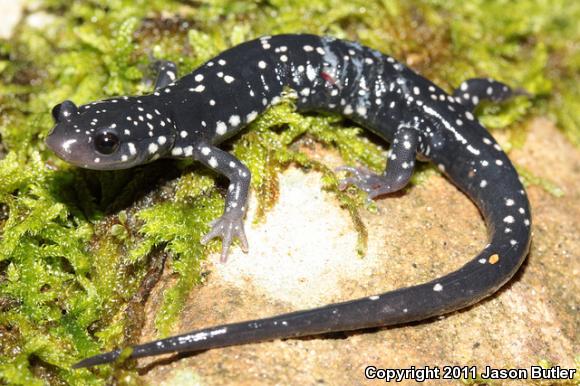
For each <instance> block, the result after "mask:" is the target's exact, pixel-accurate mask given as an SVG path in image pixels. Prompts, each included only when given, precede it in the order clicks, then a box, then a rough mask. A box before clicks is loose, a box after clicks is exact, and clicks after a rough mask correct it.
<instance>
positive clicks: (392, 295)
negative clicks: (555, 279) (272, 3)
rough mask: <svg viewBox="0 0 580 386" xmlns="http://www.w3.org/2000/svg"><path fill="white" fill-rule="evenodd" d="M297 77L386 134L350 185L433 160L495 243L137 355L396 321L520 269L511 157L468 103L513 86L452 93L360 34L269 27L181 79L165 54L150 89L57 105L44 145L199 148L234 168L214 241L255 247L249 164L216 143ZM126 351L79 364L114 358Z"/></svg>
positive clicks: (520, 228) (131, 158) (151, 154)
mask: <svg viewBox="0 0 580 386" xmlns="http://www.w3.org/2000/svg"><path fill="white" fill-rule="evenodd" d="M287 89H291V90H293V92H294V94H295V98H296V104H297V108H298V110H299V111H321V110H324V111H328V112H332V113H339V114H342V115H344V116H346V117H348V118H350V119H352V120H353V121H355V122H357V123H358V124H360V125H361V126H363V127H365V128H367V129H368V130H370V131H372V132H373V133H375V134H377V135H379V136H380V137H381V138H383V139H385V140H386V141H388V142H390V143H391V148H390V150H389V155H388V165H387V168H386V171H385V172H384V173H383V174H381V175H378V174H374V173H372V172H370V171H369V170H367V169H365V168H360V167H342V168H340V170H342V171H345V172H346V173H348V177H347V178H345V179H343V180H341V183H340V186H341V188H345V187H346V186H348V185H349V184H352V185H355V186H357V187H359V188H360V189H362V190H364V191H365V192H367V193H368V196H369V198H376V197H379V196H383V195H386V194H389V193H392V192H396V191H399V190H401V189H402V188H404V187H405V185H407V183H408V182H409V178H410V177H411V174H412V172H413V169H414V166H415V160H416V158H419V159H421V160H428V161H430V162H433V163H434V164H435V165H437V166H438V168H439V169H440V170H441V171H442V172H443V173H444V174H445V175H446V176H447V177H448V178H449V179H450V180H451V181H452V182H453V183H454V184H455V185H456V186H458V187H459V188H460V189H461V190H462V191H464V192H465V193H466V194H467V195H468V196H469V197H470V198H471V199H472V200H473V201H474V202H475V203H476V205H477V206H478V208H479V209H480V211H481V213H482V214H483V216H484V218H485V220H486V223H487V227H488V229H489V244H487V245H486V246H485V247H484V248H483V249H482V250H481V252H480V253H479V254H478V255H477V256H475V257H474V258H473V259H472V260H471V261H469V262H468V263H466V264H465V265H464V266H463V267H462V268H460V269H459V270H457V271H455V272H452V273H450V274H448V275H445V276H443V277H441V278H439V279H436V280H433V281H431V282H428V283H424V284H420V285H415V286H411V287H407V288H402V289H398V290H395V291H392V292H387V293H384V294H379V295H374V296H369V297H366V298H362V299H357V300H352V301H347V302H344V303H337V304H330V305H328V306H325V307H320V308H315V309H312V310H305V311H298V312H293V313H289V314H283V315H278V316H274V317H270V318H266V319H258V320H251V321H246V322H241V323H233V324H226V325H221V326H217V327H211V328H206V329H201V330H196V331H192V332H188V333H186V334H183V335H179V336H175V337H171V338H167V339H161V340H157V341H154V342H151V343H145V344H142V345H138V346H135V347H133V349H132V354H131V356H130V357H131V358H140V357H144V356H150V355H158V354H163V353H168V352H186V351H199V350H207V349H210V348H215V347H224V346H230V345H239V344H244V343H252V342H258V341H264V340H272V339H281V338H292V337H300V336H307V335H315V334H322V333H328V332H333V331H347V330H357V329H364V328H368V327H377V326H388V325H393V324H401V323H405V322H410V321H416V320H422V319H426V318H429V317H432V316H435V315H441V314H445V313H449V312H451V311H454V310H457V309H460V308H463V307H466V306H468V305H470V304H473V303H475V302H477V301H479V300H481V299H482V298H485V297H486V296H489V295H491V294H493V293H494V292H495V291H496V290H497V289H498V288H500V287H501V286H502V285H504V284H505V283H506V282H507V281H508V280H509V279H510V278H511V277H512V276H513V275H514V273H515V272H516V271H517V270H518V268H519V267H520V265H521V264H522V262H523V260H524V259H525V257H526V255H527V253H528V249H529V244H530V238H531V237H530V226H531V224H530V221H531V220H530V206H529V202H528V198H527V196H526V193H525V191H524V188H523V186H522V184H521V183H520V180H519V178H518V174H517V172H516V171H515V169H514V167H513V166H512V163H511V162H510V160H509V159H508V157H507V156H506V154H505V153H504V152H503V151H502V150H501V148H500V147H499V145H498V144H497V143H496V141H495V140H494V139H493V138H492V136H491V135H490V134H489V133H488V131H487V130H486V129H485V128H484V127H483V126H482V125H481V124H480V123H479V122H478V121H477V120H476V119H475V117H474V115H473V113H472V111H473V108H474V107H475V106H476V105H477V104H478V103H479V102H480V101H481V100H483V99H489V100H493V101H501V100H504V99H506V98H509V97H511V96H512V95H514V94H515V93H517V91H513V90H512V89H510V88H509V87H508V86H506V85H504V84H502V83H500V82H497V81H494V80H491V79H483V78H481V79H480V78H478V79H470V80H467V81H465V82H464V83H462V84H461V85H460V87H459V88H458V89H457V90H455V91H454V93H453V95H448V94H447V93H446V92H445V91H443V90H442V89H441V88H439V87H437V86H436V85H434V84H433V83H431V82H430V81H428V80H427V79H425V78H423V77H422V76H420V75H418V74H416V73H415V72H413V71H412V70H410V69H409V68H407V67H406V66H404V65H403V64H401V63H399V62H397V61H396V60H395V59H393V58H392V57H390V56H386V55H383V54H381V53H380V52H378V51H375V50H372V49H370V48H367V47H364V46H361V45H360V44H357V43H353V42H348V41H344V40H339V39H334V38H330V37H320V36H314V35H279V36H271V37H270V36H266V37H262V38H259V39H257V40H253V41H250V42H246V43H243V44H240V45H238V46H236V47H234V48H231V49H229V50H227V51H225V52H223V53H222V54H220V55H219V56H217V57H215V58H214V59H212V60H210V61H208V62H207V63H205V64H204V65H202V66H201V67H200V68H198V69H197V70H195V71H193V72H192V73H190V74H189V75H186V76H184V77H183V78H181V79H176V67H175V65H174V64H173V63H171V62H163V63H162V65H161V70H160V74H159V77H158V79H157V82H156V85H155V91H154V92H153V93H152V94H150V95H143V96H136V97H119V98H113V99H107V100H103V101H99V102H93V103H90V104H87V105H84V106H79V107H77V106H76V105H75V104H74V103H73V102H71V101H65V102H63V103H61V104H59V105H57V106H56V107H55V108H54V109H53V116H54V118H55V121H56V126H55V127H54V129H53V130H52V132H51V133H50V134H49V135H48V137H47V140H46V143H47V145H48V146H49V147H50V148H51V149H52V150H53V151H54V152H56V153H57V154H58V156H59V157H61V158H63V159H64V160H66V161H68V162H70V163H72V164H74V165H77V166H80V167H83V168H89V169H98V170H112V169H123V168H130V167H133V166H136V165H141V164H144V163H146V162H150V161H153V160H155V159H157V158H160V157H173V158H192V159H195V160H197V161H199V162H201V163H202V164H204V165H206V166H207V167H209V168H211V169H213V170H215V171H216V172H218V173H220V174H223V175H225V176H226V177H227V178H228V179H229V181H230V185H229V188H228V192H227V196H226V207H225V211H224V213H223V215H222V216H221V217H220V218H218V219H217V220H215V221H214V222H213V223H212V228H211V230H210V232H209V233H208V234H207V235H206V236H205V237H204V238H203V240H202V241H203V242H204V243H206V242H208V241H209V240H210V239H212V238H215V237H221V238H222V243H223V249H222V255H221V257H222V260H225V259H226V256H227V252H228V248H229V246H230V244H231V242H232V239H233V238H234V237H237V238H239V240H240V241H241V244H242V248H243V249H244V250H247V245H248V244H247V241H246V237H245V234H244V227H243V222H242V220H243V217H244V214H245V213H246V210H247V196H248V189H249V185H250V172H249V170H248V168H247V167H246V166H244V164H243V163H241V162H240V161H239V160H238V159H236V158H235V157H234V156H233V155H231V154H229V153H227V152H224V151H223V150H220V149H219V147H218V145H219V144H220V143H221V142H223V141H224V140H226V139H228V138H230V137H232V136H233V135H235V134H237V133H238V132H240V130H242V129H243V128H244V126H245V125H247V124H248V123H249V122H251V121H253V120H254V119H256V117H257V116H258V115H259V114H260V113H262V112H263V111H264V110H265V109H267V108H268V107H269V106H272V105H274V104H276V103H278V102H279V101H280V100H281V95H282V92H283V90H287ZM119 354H120V350H115V351H112V352H109V353H105V354H100V355H96V356H94V357H91V358H88V359H85V360H83V361H81V362H79V363H77V364H76V365H75V367H87V366H94V365H98V364H102V363H108V362H112V361H114V360H115V359H116V358H117V357H118V356H119Z"/></svg>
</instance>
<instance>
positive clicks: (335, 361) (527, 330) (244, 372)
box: [139, 119, 580, 385]
mask: <svg viewBox="0 0 580 386" xmlns="http://www.w3.org/2000/svg"><path fill="white" fill-rule="evenodd" d="M530 125H531V128H530V134H529V137H528V139H527V141H526V145H525V146H524V148H523V149H521V150H515V151H513V152H512V153H511V158H512V159H513V160H514V161H515V162H516V163H517V164H518V165H522V166H525V167H526V168H528V169H529V170H532V171H533V172H534V173H535V174H536V175H538V176H540V177H544V178H547V179H549V180H551V181H553V182H555V183H556V184H558V185H559V186H560V187H561V188H562V189H563V191H564V192H565V196H564V197H562V198H555V197H553V196H551V195H550V194H548V193H546V192H545V191H544V190H543V189H541V188H539V187H536V186H532V187H530V188H529V189H528V194H529V197H530V199H531V202H532V209H533V218H534V238H533V245H532V250H531V253H530V255H529V257H528V260H527V262H526V263H525V264H524V266H523V267H522V269H521V270H520V272H519V273H518V274H517V275H516V277H515V278H514V280H512V281H511V282H510V283H509V284H508V285H507V286H506V287H504V288H503V289H501V290H500V291H499V292H498V293H497V294H496V295H494V296H492V297H491V298H489V299H487V300H485V301H483V302H481V303H479V304H477V305H475V306H472V307H470V308H468V309H466V310H463V311H460V312H456V313H453V314H451V315H448V316H446V317H444V318H440V319H438V320H431V321H427V322H422V323H413V324H409V325H404V326H400V327H392V328H382V329H378V330H375V331H366V332H354V333H345V334H335V335H333V336H332V337H324V338H321V337H313V338H307V339H291V340H286V341H274V342H265V343H259V344H253V345H244V346H239V347H229V348H224V349H217V350H210V351H207V352H203V353H199V354H196V355H191V356H186V357H183V358H179V359H177V360H175V358H174V357H173V358H172V357H165V358H162V359H159V358H158V359H142V360H141V361H140V362H139V367H140V368H141V374H142V376H143V378H144V379H145V380H146V381H147V382H150V383H151V384H160V383H163V384H166V385H195V384H242V385H245V384H247V385H250V384H251V385H256V384H314V383H328V384H360V383H363V382H364V381H365V378H364V368H365V367H366V366H368V365H375V366H377V367H383V368H409V367H411V366H416V367H423V366H431V367H433V366H439V367H443V366H446V365H475V366H477V367H478V370H479V371H483V369H484V366H487V365H489V366H493V367H497V368H515V367H524V368H529V367H530V366H531V365H537V364H538V363H540V362H541V361H543V360H547V361H549V362H550V363H552V364H555V365H560V366H562V367H567V368H574V366H575V363H574V357H575V355H577V354H578V352H579V346H578V343H579V340H578V331H579V329H578V327H579V322H580V320H579V318H578V311H577V307H578V304H579V300H580V288H579V283H578V274H579V272H580V259H578V257H579V256H578V250H579V249H580V236H579V234H578V229H580V209H579V208H580V206H579V199H580V185H579V184H578V180H579V179H580V154H579V153H578V151H577V150H576V149H575V148H573V147H572V145H570V144H569V142H567V141H566V140H565V139H564V138H563V136H561V135H560V133H559V132H558V131H557V130H556V128H555V127H554V126H553V124H552V123H551V122H549V121H547V120H545V119H535V120H534V121H532V122H531V123H530ZM500 142H501V138H500ZM316 154H317V155H318V156H319V157H320V159H321V160H323V161H325V162H327V163H328V164H329V165H330V166H336V165H338V164H340V160H339V159H338V158H337V156H336V154H334V153H331V152H329V151H327V150H324V149H318V150H316ZM280 181H281V193H280V200H279V202H278V203H277V204H276V206H275V207H274V209H273V210H272V211H271V212H270V213H269V214H268V215H267V218H266V221H265V222H264V223H262V224H258V225H252V215H251V214H250V216H249V218H248V219H247V222H246V224H247V225H246V226H247V231H248V239H249V240H250V243H251V245H250V246H251V250H250V253H249V254H247V255H246V254H243V253H242V252H241V251H240V250H239V249H238V248H234V251H233V253H232V254H231V255H230V260H229V261H228V263H227V264H220V263H219V262H218V256H217V255H216V256H213V257H212V259H210V262H209V263H208V264H207V265H206V270H207V271H208V273H209V275H208V278H207V280H206V283H205V284H204V285H202V286H200V287H198V288H197V289H196V290H194V291H193V292H192V293H191V296H190V300H189V303H188V306H187V308H186V309H185V310H184V311H183V313H182V315H183V316H182V321H181V323H180V325H179V326H178V328H176V329H175V332H176V333H182V332H186V331H188V330H192V329H196V328H200V327H206V326H211V325H214V324H222V323H229V322H235V321H242V320H246V319H253V318H256V317H265V316H270V315H274V314H278V313H281V312H288V311H293V310H298V309H302V308H306V307H315V306H320V305H324V304H327V303H329V302H336V301H343V300H348V299H352V298H355V297H362V296H368V295H373V294H376V293H380V292H384V291H386V290H392V289H395V288H398V287H402V286H408V285H412V284H415V283H419V282H423V281H428V280H431V279H433V278H436V277H438V276H440V275H443V274H445V273H447V272H449V271H452V270H455V269H457V268H459V267H460V266H461V265H463V264H464V262H466V261H467V260H468V259H470V258H471V256H473V255H474V254H476V253H477V252H478V250H479V249H480V248H481V247H482V246H483V245H485V243H486V231H485V227H484V224H483V221H482V219H481V217H480V215H479V213H478V211H477V209H476V208H475V206H474V205H473V204H472V203H471V202H470V201H469V199H468V198H467V197H466V196H465V195H463V194H462V193H461V192H459V191H458V190H457V189H456V188H454V187H453V186H452V185H451V184H450V183H449V182H448V181H447V180H446V179H444V178H443V177H440V176H435V177H432V178H430V179H429V180H428V181H427V182H425V183H423V184H421V185H419V186H414V187H411V188H410V189H407V190H406V192H405V194H402V195H398V196H394V197H389V198H385V199H382V200H380V201H379V202H378V206H379V208H380V213H377V214H373V213H371V212H367V211H363V217H364V221H365V223H366V225H367V227H368V230H369V248H368V253H367V255H366V256H365V257H364V258H359V257H357V254H356V249H355V242H356V234H355V232H354V230H353V226H352V224H351V222H350V220H349V218H348V214H347V213H346V212H345V211H344V210H341V209H340V207H339V205H338V203H337V201H336V200H335V199H334V197H333V196H332V195H331V194H329V193H326V192H324V191H322V190H321V183H320V175H318V174H317V173H308V174H305V173H303V172H302V171H300V170H297V169H293V168H290V169H289V170H287V171H286V172H285V173H283V175H282V176H281V178H280ZM252 206H253V207H255V205H252ZM165 284H168V283H167V282H165ZM163 287H164V284H163V283H161V285H159V286H158V289H162V288H163ZM157 299H158V293H157V294H155V295H154V296H152V298H151V301H150V303H149V309H150V312H149V315H151V320H150V321H148V322H147V327H146V328H145V329H144V332H143V336H142V341H147V340H150V339H153V338H155V337H156V336H155V330H154V327H153V322H152V321H153V318H154V315H155V310H156V304H157ZM445 383H446V382H445ZM450 383H458V382H450ZM512 383H514V384H529V382H528V381H521V382H512ZM401 384H415V382H414V381H405V382H403V383H401ZM510 384H511V383H510Z"/></svg>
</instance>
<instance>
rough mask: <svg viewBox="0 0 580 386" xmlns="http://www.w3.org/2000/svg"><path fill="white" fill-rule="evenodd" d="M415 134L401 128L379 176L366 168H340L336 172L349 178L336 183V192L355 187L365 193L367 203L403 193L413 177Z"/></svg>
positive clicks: (412, 130)
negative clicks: (382, 172)
mask: <svg viewBox="0 0 580 386" xmlns="http://www.w3.org/2000/svg"><path fill="white" fill-rule="evenodd" d="M417 143H418V132H417V130H416V129H413V128H409V127H401V128H399V129H398V130H397V132H396V133H395V138H394V140H393V144H392V146H391V149H390V150H389V157H388V164H387V168H386V170H385V172H384V174H382V175H378V174H375V173H372V172H371V171H369V170H368V169H366V168H360V167H351V166H342V167H339V168H338V169H337V170H338V171H346V172H349V173H350V174H351V176H350V177H347V178H344V179H342V180H340V181H339V189H341V190H343V189H345V188H346V187H347V186H348V185H355V186H357V187H358V188H360V189H362V190H364V191H365V192H367V193H368V197H369V199H373V198H376V197H378V196H382V195H385V194H389V193H394V192H396V191H399V190H401V189H403V188H404V187H405V186H406V185H407V183H408V182H409V179H410V178H411V176H412V174H413V169H414V167H415V151H416V150H417Z"/></svg>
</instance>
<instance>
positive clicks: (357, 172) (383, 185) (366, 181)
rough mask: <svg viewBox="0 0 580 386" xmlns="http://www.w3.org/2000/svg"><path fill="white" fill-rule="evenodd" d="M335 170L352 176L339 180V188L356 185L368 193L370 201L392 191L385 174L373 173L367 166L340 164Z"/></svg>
mask: <svg viewBox="0 0 580 386" xmlns="http://www.w3.org/2000/svg"><path fill="white" fill-rule="evenodd" d="M335 171H337V172H348V173H350V174H351V176H350V177H347V178H343V179H341V180H339V181H338V188H339V189H340V190H345V189H346V188H347V187H348V186H349V185H354V186H356V187H357V188H359V189H361V190H363V191H365V192H366V193H367V194H368V200H369V201H370V200H372V199H375V198H376V197H378V196H382V195H383V194H387V193H391V192H392V189H391V188H390V186H389V184H388V182H387V181H386V179H385V177H384V176H382V175H379V174H376V173H373V172H372V171H370V170H369V169H367V168H364V167H353V166H340V167H338V168H336V169H335Z"/></svg>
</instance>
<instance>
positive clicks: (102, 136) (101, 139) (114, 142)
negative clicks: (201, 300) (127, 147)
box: [95, 131, 119, 154]
mask: <svg viewBox="0 0 580 386" xmlns="http://www.w3.org/2000/svg"><path fill="white" fill-rule="evenodd" d="M118 147H119V137H117V134H115V133H113V132H111V131H102V132H100V133H98V134H97V136H96V137H95V149H96V150H97V151H98V152H99V153H101V154H112V153H114V152H115V151H116V150H117V148H118Z"/></svg>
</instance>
